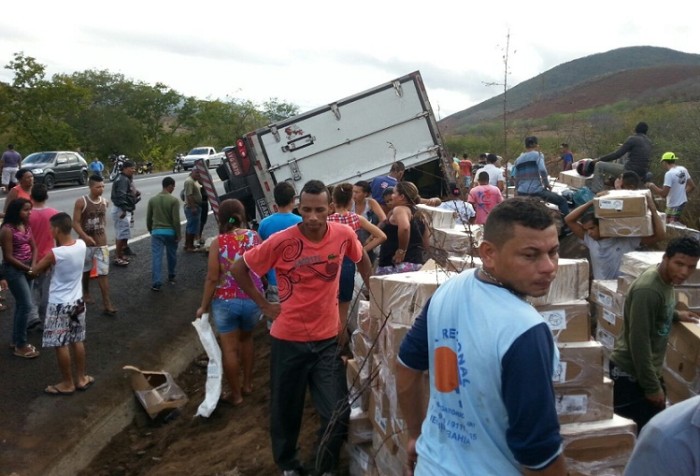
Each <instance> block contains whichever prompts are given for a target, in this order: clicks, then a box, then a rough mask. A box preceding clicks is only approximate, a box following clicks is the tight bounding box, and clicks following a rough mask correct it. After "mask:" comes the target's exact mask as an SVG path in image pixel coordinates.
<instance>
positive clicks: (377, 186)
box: [370, 175, 398, 205]
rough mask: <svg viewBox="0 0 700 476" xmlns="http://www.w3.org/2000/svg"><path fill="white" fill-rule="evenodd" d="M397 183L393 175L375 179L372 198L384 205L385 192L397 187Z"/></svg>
mask: <svg viewBox="0 0 700 476" xmlns="http://www.w3.org/2000/svg"><path fill="white" fill-rule="evenodd" d="M397 183H398V181H397V180H396V179H395V178H394V177H392V176H391V175H380V176H379V177H375V178H374V179H373V180H372V183H371V185H370V187H371V189H372V198H373V199H375V200H376V201H377V202H379V203H380V204H381V205H384V203H385V202H384V196H383V193H384V190H386V189H387V188H388V187H394V186H396V184H397Z"/></svg>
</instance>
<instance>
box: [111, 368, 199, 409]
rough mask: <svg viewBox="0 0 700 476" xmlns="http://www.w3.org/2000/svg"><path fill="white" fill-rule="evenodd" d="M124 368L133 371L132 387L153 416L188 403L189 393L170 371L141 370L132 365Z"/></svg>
mask: <svg viewBox="0 0 700 476" xmlns="http://www.w3.org/2000/svg"><path fill="white" fill-rule="evenodd" d="M122 368H123V369H124V370H128V371H129V372H130V373H131V388H133V389H134V393H135V394H136V398H137V399H138V401H139V402H140V403H141V405H142V406H143V408H144V409H145V410H146V413H148V416H150V417H151V418H156V417H157V416H158V414H160V413H161V412H162V411H164V410H173V409H175V408H180V407H182V406H184V405H185V404H186V403H187V395H185V392H183V391H182V389H181V388H180V387H179V386H178V384H176V383H175V380H173V378H172V376H171V375H170V373H169V372H165V371H163V370H161V371H148V370H141V369H139V368H137V367H134V366H132V365H125V366H124V367H122Z"/></svg>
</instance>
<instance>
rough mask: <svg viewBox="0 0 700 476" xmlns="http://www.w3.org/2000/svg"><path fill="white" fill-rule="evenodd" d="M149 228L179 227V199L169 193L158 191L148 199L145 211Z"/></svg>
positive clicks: (177, 228)
mask: <svg viewBox="0 0 700 476" xmlns="http://www.w3.org/2000/svg"><path fill="white" fill-rule="evenodd" d="M146 220H147V226H148V227H149V229H158V228H168V229H170V228H172V229H174V230H179V229H180V201H179V200H178V199H177V198H175V197H173V196H172V195H171V194H169V193H159V194H157V195H154V196H153V197H152V198H151V199H150V200H149V201H148V208H147V211H146Z"/></svg>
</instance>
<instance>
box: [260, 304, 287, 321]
mask: <svg viewBox="0 0 700 476" xmlns="http://www.w3.org/2000/svg"><path fill="white" fill-rule="evenodd" d="M260 311H262V313H263V315H264V316H265V317H267V318H268V319H269V320H271V321H274V320H275V319H277V316H279V315H280V312H282V306H281V305H280V303H278V302H270V301H267V302H266V303H265V304H263V305H262V307H261V308H260Z"/></svg>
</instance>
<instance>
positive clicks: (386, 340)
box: [379, 322, 411, 363]
mask: <svg viewBox="0 0 700 476" xmlns="http://www.w3.org/2000/svg"><path fill="white" fill-rule="evenodd" d="M410 329H411V326H407V325H405V324H399V323H397V322H388V323H387V325H386V327H385V328H384V332H382V333H381V335H380V338H379V343H380V346H379V347H380V348H379V352H380V353H381V354H382V356H383V357H384V360H385V361H386V362H387V363H392V362H396V359H397V357H398V355H399V348H400V347H401V342H402V341H403V338H404V337H406V334H408V331H409V330H410Z"/></svg>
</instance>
